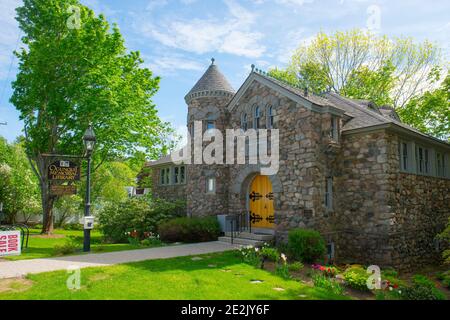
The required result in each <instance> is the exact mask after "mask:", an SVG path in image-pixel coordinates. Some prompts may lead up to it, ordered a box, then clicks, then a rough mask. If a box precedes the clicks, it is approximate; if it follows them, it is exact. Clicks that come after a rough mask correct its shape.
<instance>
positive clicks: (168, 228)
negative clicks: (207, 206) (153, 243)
mask: <svg viewBox="0 0 450 320" xmlns="http://www.w3.org/2000/svg"><path fill="white" fill-rule="evenodd" d="M158 232H159V236H160V239H161V240H162V241H167V242H188V243H189V242H205V241H215V240H217V238H218V237H219V235H220V225H219V222H218V221H217V218H216V217H215V216H214V217H204V218H200V217H199V218H188V217H183V218H176V219H172V220H169V221H166V222H163V223H161V224H160V225H159V227H158Z"/></svg>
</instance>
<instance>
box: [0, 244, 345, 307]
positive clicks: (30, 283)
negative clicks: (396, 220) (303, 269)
mask: <svg viewBox="0 0 450 320" xmlns="http://www.w3.org/2000/svg"><path fill="white" fill-rule="evenodd" d="M200 257H202V259H201V260H195V259H194V260H192V257H179V258H172V259H160V260H149V261H143V262H136V263H128V264H123V265H117V266H110V267H96V268H86V269H81V288H80V289H79V290H77V291H71V290H69V289H68V288H67V286H66V282H67V279H68V277H69V276H70V275H69V274H68V273H67V272H66V271H57V272H48V273H41V274H37V275H29V276H28V277H27V280H23V279H22V280H20V279H17V280H14V281H11V280H9V282H8V283H7V282H5V281H7V280H0V300H4V299H50V300H53V299H58V300H60V299H64V300H66V299H81V300H85V299H137V300H142V299H181V300H185V299H202V300H203V299H258V300H259V299H300V300H301V299H308V300H309V299H347V297H343V296H336V295H333V294H331V293H330V292H328V291H325V290H324V289H320V288H314V287H309V286H307V285H306V284H303V283H301V282H298V281H294V280H284V279H283V278H281V277H279V276H277V275H275V274H272V273H270V272H268V271H264V270H260V269H256V268H254V267H252V266H249V265H247V264H244V263H242V262H241V259H240V258H239V257H238V255H237V253H236V252H235V251H232V252H225V253H218V254H209V255H203V256H200ZM252 280H261V281H263V282H261V283H252V282H251V281H252ZM2 281H3V284H2Z"/></svg>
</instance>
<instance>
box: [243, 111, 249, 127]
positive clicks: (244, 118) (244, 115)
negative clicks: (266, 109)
mask: <svg viewBox="0 0 450 320" xmlns="http://www.w3.org/2000/svg"><path fill="white" fill-rule="evenodd" d="M247 123H248V122H247V114H246V113H244V114H243V115H242V129H243V130H244V131H247V129H248V124H247Z"/></svg>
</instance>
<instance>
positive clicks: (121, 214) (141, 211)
mask: <svg viewBox="0 0 450 320" xmlns="http://www.w3.org/2000/svg"><path fill="white" fill-rule="evenodd" d="M184 213H185V203H184V202H183V201H175V202H168V201H164V200H161V199H157V200H148V199H147V198H131V199H127V200H126V201H124V202H119V203H109V204H107V205H106V206H105V207H104V208H103V209H102V210H101V211H100V212H99V214H98V221H99V224H100V229H101V231H102V232H103V234H104V235H105V238H106V240H107V241H111V242H121V243H126V242H127V241H128V237H129V233H130V232H136V233H137V236H136V237H137V238H138V239H139V240H142V239H145V238H146V236H145V235H146V234H148V233H154V232H156V230H157V226H158V224H160V223H162V222H163V221H167V220H169V219H173V218H175V217H180V216H182V215H184Z"/></svg>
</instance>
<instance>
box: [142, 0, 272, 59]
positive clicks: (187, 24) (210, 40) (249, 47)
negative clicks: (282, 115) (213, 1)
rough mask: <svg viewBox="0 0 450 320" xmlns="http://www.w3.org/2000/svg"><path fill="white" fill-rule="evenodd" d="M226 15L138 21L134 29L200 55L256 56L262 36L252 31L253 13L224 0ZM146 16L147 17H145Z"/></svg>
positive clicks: (230, 0) (263, 49) (254, 17)
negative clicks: (160, 21) (164, 20)
mask: <svg viewBox="0 0 450 320" xmlns="http://www.w3.org/2000/svg"><path fill="white" fill-rule="evenodd" d="M224 2H225V4H226V5H227V8H228V16H227V18H225V19H223V20H220V19H218V18H215V17H214V18H206V19H200V18H197V19H190V20H180V19H178V20H170V21H168V22H166V23H163V24H162V25H156V24H154V23H151V22H148V19H146V21H145V22H142V23H140V24H139V25H138V28H139V29H140V31H141V32H142V34H143V35H146V36H148V37H151V38H153V39H155V40H157V41H159V42H160V43H162V44H164V45H165V46H168V47H172V48H177V49H182V50H185V51H189V52H195V53H198V54H203V53H207V52H213V51H218V52H223V53H229V54H234V55H238V56H245V57H252V58H257V57H260V56H261V55H262V54H263V53H264V52H265V50H266V48H265V47H264V46H263V45H261V44H260V43H259V40H260V39H261V38H262V37H263V35H262V34H261V33H259V32H255V31H252V28H251V27H252V26H253V24H254V23H255V20H256V16H255V14H254V13H252V12H250V11H249V10H247V9H245V8H244V7H242V6H240V5H239V4H238V3H237V2H235V1H234V0H225V1H224ZM147 18H148V17H147Z"/></svg>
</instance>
